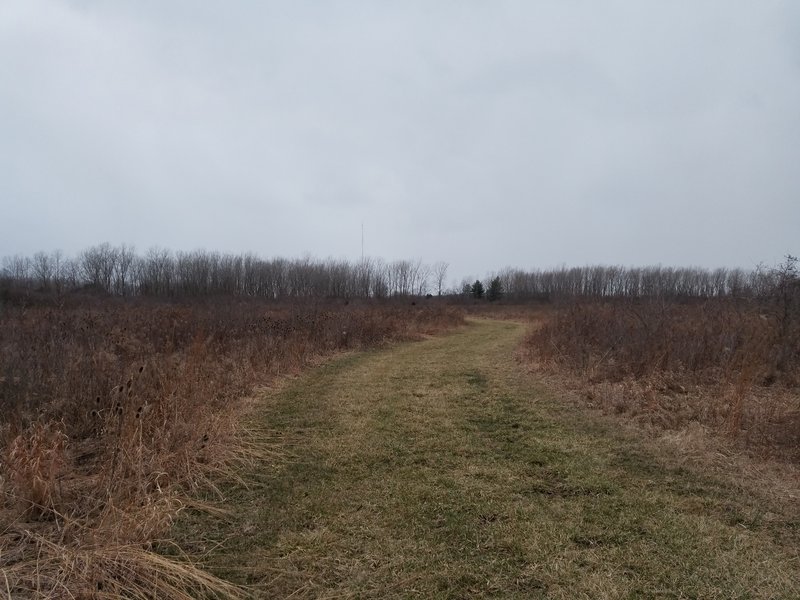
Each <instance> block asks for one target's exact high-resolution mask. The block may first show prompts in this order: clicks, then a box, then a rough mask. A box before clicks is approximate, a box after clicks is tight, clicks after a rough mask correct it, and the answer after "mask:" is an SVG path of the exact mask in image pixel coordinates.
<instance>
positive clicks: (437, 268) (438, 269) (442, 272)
mask: <svg viewBox="0 0 800 600" xmlns="http://www.w3.org/2000/svg"><path fill="white" fill-rule="evenodd" d="M449 267H450V265H449V264H447V263H446V262H444V261H439V262H437V263H436V264H434V265H433V278H434V281H435V282H436V295H437V296H441V295H442V290H443V289H444V282H445V280H446V279H447V269H448V268H449Z"/></svg>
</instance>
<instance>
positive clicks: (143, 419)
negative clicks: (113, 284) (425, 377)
mask: <svg viewBox="0 0 800 600" xmlns="http://www.w3.org/2000/svg"><path fill="white" fill-rule="evenodd" d="M462 322H463V317H462V315H461V313H460V312H459V311H457V310H455V309H452V308H447V307H445V306H443V305H439V304H430V305H424V306H421V305H417V306H412V305H410V304H392V303H385V304H370V303H366V302H365V303H362V304H355V303H354V304H347V303H344V302H338V303H333V302H329V303H325V302H310V301H309V302H308V303H307V304H304V305H300V304H294V305H281V304H274V303H265V302H260V301H246V300H230V299H228V300H224V301H223V300H220V301H213V300H205V301H202V302H199V301H198V302H193V303H177V304H176V303H165V302H156V301H143V300H141V299H139V300H124V299H119V298H86V299H84V300H80V299H78V300H76V299H74V298H73V299H71V300H70V301H69V303H68V304H66V305H65V304H63V303H62V304H61V305H54V304H52V303H39V304H35V305H32V306H31V305H28V306H12V305H3V306H0V415H2V417H1V418H2V421H1V422H0V460H1V461H2V465H1V466H2V469H0V490H2V499H1V500H0V569H1V570H2V576H3V581H0V596H3V595H6V596H7V597H10V598H25V597H74V598H90V597H91V598H117V597H121V596H125V597H134V598H156V597H158V598H161V597H197V596H202V595H207V594H211V595H213V594H215V593H224V594H231V595H235V594H236V590H235V589H233V588H231V587H230V586H228V585H227V584H225V583H224V582H221V581H219V580H216V579H214V578H213V577H210V576H208V575H207V574H205V573H203V572H202V571H201V570H199V569H196V568H195V567H194V566H193V565H192V563H191V561H190V560H189V559H188V557H187V558H184V559H167V558H165V557H164V556H163V555H162V554H160V553H159V552H157V551H154V548H164V547H165V546H168V545H169V544H170V542H169V540H168V536H169V533H168V532H169V527H170V525H171V523H172V522H173V519H174V518H175V516H176V515H177V514H178V513H179V512H180V511H181V510H183V509H185V508H187V507H189V508H208V509H212V510H213V507H201V506H197V505H196V503H194V504H193V502H192V500H191V499H190V498H191V497H192V492H193V491H196V490H197V489H198V488H206V489H211V490H213V489H215V488H214V482H215V481H219V480H220V476H223V477H224V476H225V475H226V474H229V475H231V476H233V473H234V472H235V467H236V463H237V461H246V460H247V459H248V457H249V456H251V453H253V452H256V449H255V446H253V445H252V444H250V443H249V442H248V436H247V432H246V431H243V430H242V429H241V426H240V419H241V416H242V412H243V411H244V410H245V409H246V405H245V403H244V402H243V401H242V398H243V397H244V396H246V395H247V393H248V392H249V391H250V390H251V389H252V388H253V387H254V386H256V385H265V384H269V383H270V382H272V381H275V380H276V378H278V377H279V376H281V375H284V374H292V373H297V372H299V371H300V370H302V369H303V368H304V367H305V366H307V365H308V364H310V363H312V362H313V361H315V360H318V359H319V358H320V357H324V356H326V355H330V354H332V353H334V352H337V351H341V350H348V349H361V348H368V347H374V346H379V345H381V344H385V343H387V342H391V341H399V340H407V339H413V338H415V337H419V336H421V335H425V334H431V333H435V332H438V331H441V330H444V329H446V328H450V327H454V326H457V325H459V324H461V323H462ZM170 554H173V555H174V554H177V555H179V556H180V555H181V552H180V550H179V549H173V550H172V551H171V552H170Z"/></svg>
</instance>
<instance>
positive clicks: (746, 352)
mask: <svg viewBox="0 0 800 600" xmlns="http://www.w3.org/2000/svg"><path fill="white" fill-rule="evenodd" d="M785 319H786V315H785V313H784V312H783V311H781V310H779V307H776V306H775V305H770V304H767V303H761V304H757V303H752V302H751V303H738V302H735V301H733V300H722V299H715V300H707V301H704V302H698V303H678V302H666V301H663V300H660V301H659V300H652V301H640V302H630V301H629V302H606V303H599V302H596V303H577V304H574V305H572V306H569V307H566V308H564V309H562V310H561V311H560V312H558V313H556V314H555V315H554V316H553V317H552V318H551V319H549V320H548V321H546V322H545V323H544V324H543V325H542V326H541V327H539V328H537V329H536V330H533V331H532V332H531V333H530V334H529V336H528V338H527V341H526V347H527V349H528V351H529V354H530V357H531V359H532V360H535V361H536V362H538V363H539V364H542V365H550V366H551V367H557V368H559V369H566V370H567V371H568V372H570V373H572V374H573V375H574V374H578V375H580V376H581V377H582V379H583V381H584V382H585V385H586V386H587V391H586V392H585V395H586V397H587V399H588V400H589V401H590V402H591V403H592V404H594V405H596V406H599V407H600V408H602V409H604V410H606V411H608V412H612V413H618V414H625V415H627V416H629V417H632V418H634V419H636V420H638V421H644V422H646V423H647V424H648V425H654V426H657V427H661V428H668V429H675V428H679V427H683V426H685V425H686V424H687V423H690V422H697V423H700V424H703V425H706V426H709V427H712V428H713V429H715V430H716V431H718V432H719V433H724V434H728V435H730V436H732V437H734V438H736V439H737V440H738V441H740V442H742V443H744V444H745V445H748V446H750V447H751V448H757V449H758V450H759V451H763V452H770V453H776V452H777V453H780V454H781V455H783V456H790V457H793V458H800V456H798V453H797V443H798V441H800V428H798V427H797V415H798V414H800V410H799V409H800V399H798V394H797V390H798V387H800V327H798V326H797V324H796V323H794V322H793V321H789V322H787V321H786V320H785Z"/></svg>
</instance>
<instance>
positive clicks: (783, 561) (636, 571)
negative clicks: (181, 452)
mask: <svg viewBox="0 0 800 600" xmlns="http://www.w3.org/2000/svg"><path fill="white" fill-rule="evenodd" d="M522 333H523V329H522V327H521V326H519V325H516V324H513V323H507V322H495V321H478V322H473V323H471V324H470V326H469V327H467V328H465V329H463V330H461V331H459V332H457V333H455V334H451V335H448V336H444V337H440V338H436V339H431V340H427V341H425V342H421V343H415V344H407V345H403V346H399V347H396V348H393V349H390V350H385V351H377V352H370V353H366V354H361V355H355V356H349V357H346V358H344V359H340V360H338V361H336V362H333V363H331V364H329V365H327V366H324V367H321V368H319V369H317V370H315V371H314V372H312V373H310V374H308V375H306V376H303V377H302V378H300V379H298V380H296V381H295V382H292V383H291V384H290V385H289V386H288V387H287V388H285V389H283V390H281V391H278V392H274V393H272V394H271V395H270V396H268V397H267V398H266V400H265V408H264V409H263V411H262V412H261V413H260V414H259V418H260V419H263V423H264V424H265V425H266V427H267V428H268V429H269V430H270V431H273V432H275V435H276V436H278V438H279V439H280V440H281V442H280V444H281V446H282V448H283V449H284V451H285V452H287V453H289V454H288V455H287V457H286V458H285V459H283V460H281V461H279V463H278V464H277V465H271V466H265V467H264V468H263V469H262V470H259V472H258V473H256V474H254V475H253V478H254V480H255V481H254V483H253V485H251V486H250V489H247V490H245V489H237V490H233V491H232V492H231V494H232V496H231V502H232V504H233V506H234V507H235V508H234V510H235V511H236V512H235V516H234V517H233V518H232V519H229V520H227V521H224V522H222V521H220V522H214V521H213V520H209V519H208V518H205V519H202V520H201V521H199V522H195V523H190V524H189V525H187V526H188V527H191V528H193V529H195V531H197V530H199V529H198V528H202V530H203V531H206V532H207V533H206V537H207V539H208V542H209V545H213V542H214V541H215V540H219V541H223V540H224V545H222V546H220V547H218V548H217V549H216V550H214V551H213V552H211V554H210V555H209V562H210V563H211V564H213V565H214V568H215V570H216V571H217V572H219V573H221V574H223V575H225V576H226V577H229V578H232V579H234V580H236V581H239V582H242V583H247V584H250V585H253V586H254V589H255V590H256V591H257V594H258V595H260V596H262V597H277V598H284V597H292V598H312V597H313V598H414V597H437V598H475V597H503V598H726V599H727V598H800V575H799V574H798V573H799V572H800V563H799V562H798V553H797V542H798V521H797V519H796V516H797V515H796V514H795V518H794V520H791V518H790V517H787V516H786V515H785V514H784V515H781V514H778V513H773V512H770V507H768V506H765V505H764V503H763V501H761V500H758V499H757V498H753V497H746V496H744V495H743V494H742V492H741V490H738V489H737V488H736V486H735V485H733V484H731V483H726V482H724V481H718V480H715V479H712V478H708V477H705V476H702V475H699V474H693V473H691V472H689V471H686V470H684V469H680V468H677V467H674V466H672V467H671V466H669V465H668V464H667V463H666V462H664V461H662V460H661V459H659V458H658V457H655V456H652V455H650V454H648V452H647V450H645V449H644V448H643V447H642V446H640V445H638V444H637V442H636V441H635V440H632V439H630V438H626V437H624V436H623V435H622V434H619V433H617V432H614V431H613V430H611V429H609V427H608V426H603V425H599V424H592V423H591V421H590V420H589V419H588V418H586V417H581V416H580V415H576V414H575V409H574V408H567V407H560V406H559V405H558V403H557V402H556V401H555V400H554V399H552V398H549V397H548V396H547V394H546V393H545V392H543V391H542V390H539V389H536V387H535V386H534V384H533V383H532V382H531V381H530V378H529V377H528V376H526V375H525V374H523V373H521V369H520V368H519V366H518V365H516V364H515V363H514V360H513V357H512V355H513V350H514V348H515V347H516V345H517V344H518V342H519V340H520V336H521V335H522ZM208 532H213V533H208Z"/></svg>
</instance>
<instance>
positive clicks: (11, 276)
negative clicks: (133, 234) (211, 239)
mask: <svg viewBox="0 0 800 600" xmlns="http://www.w3.org/2000/svg"><path fill="white" fill-rule="evenodd" d="M447 269H448V265H447V263H443V262H439V263H436V264H434V265H427V264H425V263H423V262H422V261H421V260H397V261H393V262H385V261H383V260H380V259H374V258H365V259H362V260H360V261H357V262H349V261H346V260H336V259H327V260H320V259H314V258H310V257H306V258H300V259H286V258H271V259H264V258H261V257H259V256H257V255H255V254H252V253H245V254H224V253H220V252H212V251H206V250H195V251H191V252H182V251H178V252H172V251H170V250H166V249H162V248H151V249H150V250H147V251H146V252H145V253H144V254H137V253H136V251H135V250H134V248H133V247H131V246H127V245H121V246H112V245H110V244H107V243H106V244H100V245H97V246H93V247H91V248H88V249H86V250H84V251H83V252H81V253H80V254H78V255H77V256H76V257H72V258H70V257H66V256H65V255H64V254H63V253H62V252H60V251H56V252H51V253H45V252H37V253H36V254H34V255H33V256H30V257H29V256H20V255H17V256H12V257H5V258H4V259H3V260H2V269H1V270H0V278H2V280H3V282H4V284H5V285H7V286H8V285H13V286H16V287H22V288H26V289H35V290H40V291H55V292H59V293H61V292H67V291H73V290H77V289H88V290H97V291H102V292H104V293H108V294H115V295H119V296H134V295H136V296H157V297H199V296H216V295H237V296H252V297H262V298H271V299H280V298H298V297H317V298H324V297H334V298H383V297H389V296H425V295H428V294H438V295H441V294H443V293H445V291H446V290H445V278H446V276H447Z"/></svg>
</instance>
